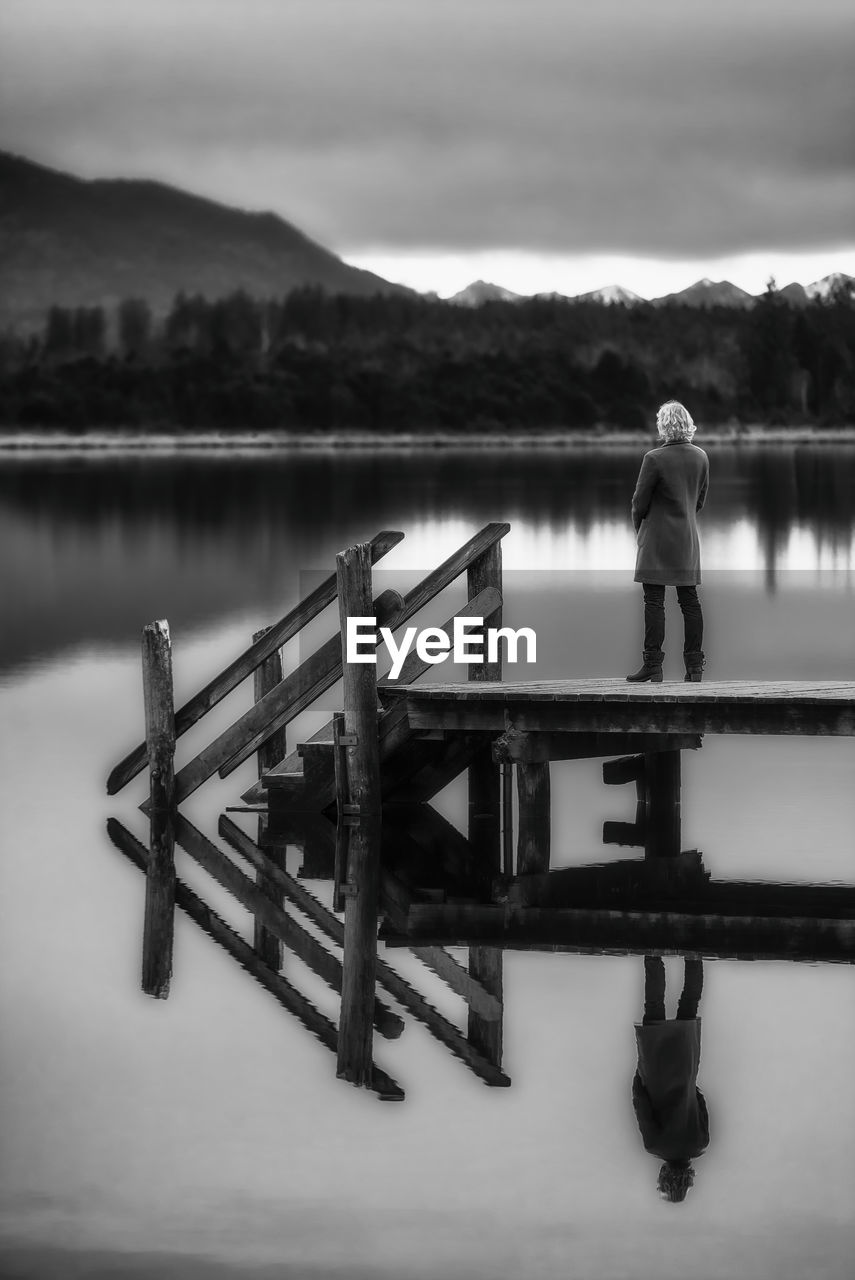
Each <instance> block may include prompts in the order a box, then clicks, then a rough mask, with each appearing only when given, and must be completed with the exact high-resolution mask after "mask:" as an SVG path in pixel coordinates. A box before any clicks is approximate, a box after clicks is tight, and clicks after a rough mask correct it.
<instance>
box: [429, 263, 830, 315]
mask: <svg viewBox="0 0 855 1280" xmlns="http://www.w3.org/2000/svg"><path fill="white" fill-rule="evenodd" d="M846 283H849V284H850V285H855V276H848V275H845V274H844V273H843V272H842V271H835V272H833V273H832V274H831V275H829V276H824V277H823V279H822V280H815V281H814V283H813V284H809V285H803V284H799V283H798V282H797V281H793V283H792V284H788V285H786V286H785V287H784V288H783V289H780V290H779V293H780V294H781V297H783V298H785V299H786V300H787V302H789V303H790V305H791V306H806V305H807V303H808V302H810V301H811V299H813V298H827V297H828V296H829V294H830V293H831V291H832V289H833V288H834V287H835V286H836V285H838V284H846ZM525 296H526V295H524V294H520V293H512V292H511V291H510V289H504V288H502V286H501V285H497V284H489V283H488V282H487V281H486V280H476V281H475V282H474V283H473V284H470V285H467V286H466V288H465V289H461V290H460V292H459V293H455V294H454V295H453V296H452V297H450V298H449V299H448V301H449V302H453V303H455V304H457V305H458V306H469V307H477V306H480V305H481V304H482V303H484V302H494V301H502V302H522V301H524V300H525ZM534 296H535V297H539V298H542V297H550V298H560V297H566V298H568V300H570V301H573V302H602V303H606V304H616V303H623V304H624V305H626V306H632V305H634V304H635V303H637V302H644V301H646V299H644V298H642V297H641V296H640V295H639V294H637V293H633V292H632V290H631V289H626V288H624V286H623V285H619V284H610V285H606V286H605V287H604V288H602V289H594V290H592V291H591V292H590V293H578V294H573V295H568V294H558V293H551V294H535V295H534ZM759 297H762V295H761V294H757V295H755V294H752V293H748V292H747V291H746V290H745V289H740V288H739V286H738V285H735V284H731V282H730V281H729V280H710V279H707V278H704V279H703V280H697V281H696V282H695V283H694V284H690V285H689V286H688V288H687V289H681V290H680V291H679V292H678V293H666V294H664V295H663V296H662V297H661V298H651V299H650V301H651V302H652V303H653V305H654V306H661V305H664V304H665V303H672V304H678V305H683V306H688V307H753V306H754V303H755V302H756V301H757V299H758V298H759Z"/></svg>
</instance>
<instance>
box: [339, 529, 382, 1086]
mask: <svg viewBox="0 0 855 1280" xmlns="http://www.w3.org/2000/svg"><path fill="white" fill-rule="evenodd" d="M336 573H337V575H338V601H339V617H340V621H341V634H342V635H345V634H346V630H347V623H348V619H349V618H354V617H356V618H363V617H368V616H370V614H371V559H370V556H369V553H368V546H367V544H366V543H357V545H356V546H354V547H348V548H347V550H345V551H341V552H339V554H338V555H337V556H336ZM343 684H344V721H345V730H346V738H347V748H346V754H347V783H348V797H349V799H348V807H349V808H350V810H351V813H350V815H349V816H351V817H353V818H356V819H357V821H356V822H355V824H354V825H353V826H351V828H350V831H349V841H348V852H347V860H348V866H347V881H346V882H345V883H344V884H343V885H342V892H343V893H344V894H345V907H344V957H343V966H344V981H343V983H342V989H341V1018H340V1019H339V1032H338V1075H339V1076H340V1077H342V1078H343V1079H345V1080H349V1081H350V1082H351V1084H355V1085H365V1084H369V1083H370V1080H371V1062H372V1052H373V1050H372V1034H373V1032H372V1023H371V1008H372V1004H373V1002H374V998H375V996H374V988H375V982H376V975H377V919H378V907H379V888H380V881H379V877H380V840H381V804H382V799H381V791H380V748H379V743H378V737H377V714H378V709H377V676H376V669H375V667H374V666H372V665H369V664H367V663H357V662H346V663H345V664H344V675H343Z"/></svg>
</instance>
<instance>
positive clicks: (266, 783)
mask: <svg viewBox="0 0 855 1280" xmlns="http://www.w3.org/2000/svg"><path fill="white" fill-rule="evenodd" d="M501 603H502V596H501V592H500V591H497V590H496V589H495V588H492V587H488V588H487V589H486V590H484V591H481V592H479V593H478V595H477V596H476V597H475V599H474V600H470V601H468V602H467V604H466V605H465V606H464V608H462V609H460V610H458V612H457V613H456V614H452V616H451V617H450V618H449V619H448V620H447V621H446V622H445V624H444V626H443V630H444V631H446V632H448V633H450V632H451V630H452V628H453V626H454V619H455V617H459V618H466V617H485V618H486V617H491V616H492V615H493V614H494V613H495V610H496V609H497V608H500V607H501ZM429 669H430V664H429V663H427V662H423V661H422V660H421V659H420V658H419V656H418V653H417V652H416V651H415V650H413V652H412V653H410V654H408V655H407V657H406V659H405V660H404V665H403V667H402V668H401V675H400V677H399V679H400V680H401V681H403V682H404V683H406V684H408V685H409V684H412V683H413V681H415V680H417V679H419V677H420V676H422V675H424V674H425V672H426V671H428V670H429ZM377 684H378V692H379V691H380V690H383V689H388V688H394V686H395V682H393V681H392V680H391V679H390V677H389V676H383V677H382V678H381V679H380V680H378V682H377ZM396 726H404V728H405V731H406V736H409V728H408V726H407V725H406V708H405V707H404V706H396V707H395V708H394V709H393V710H391V711H388V712H386V713H385V714H384V715H383V717H382V719H381V723H380V752H381V759H384V758H385V757H387V756H388V755H389V754H391V752H392V751H393V750H396V749H397V747H398V745H399V741H398V736H399V735H395V734H394V733H393V729H394V728H395V727H396ZM332 740H333V722H332V720H330V721H328V722H327V724H325V725H323V727H322V728H320V729H319V730H318V731H317V733H315V734H313V735H312V737H311V738H310V739H309V742H310V743H315V742H332ZM301 768H302V762H301V757H300V753H299V751H294V752H292V753H291V755H289V756H287V757H286V758H285V759H284V760H282V761H281V762H280V763H279V764H277V765H274V766H273V767H272V768H271V769H270V771H269V772H268V773H267V775H266V777H265V778H264V780H263V781H262V782H259V783H256V784H255V785H253V786H252V787H250V789H249V790H248V791H246V792H244V794H243V797H242V799H244V800H245V801H246V802H247V803H248V804H252V803H256V802H257V801H259V800H264V799H265V798H266V795H267V790H268V789H270V788H273V787H275V786H277V785H279V779H280V777H282V775H285V774H288V773H291V772H293V771H295V770H301ZM334 798H335V796H334V795H333V794H332V793H330V795H329V798H328V799H327V800H326V804H331V803H332V801H333V800H334ZM317 799H318V804H319V807H321V808H326V804H324V803H323V801H324V797H318V798H317Z"/></svg>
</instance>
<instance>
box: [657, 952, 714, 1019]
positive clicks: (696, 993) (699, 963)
mask: <svg viewBox="0 0 855 1280" xmlns="http://www.w3.org/2000/svg"><path fill="white" fill-rule="evenodd" d="M684 964H685V966H686V972H685V977H684V979H683V994H682V995H681V996H680V1002H679V1004H678V1005H677V1019H678V1021H681V1022H684V1021H687V1020H689V1019H691V1018H696V1017H697V1016H698V1005H699V1004H700V1003H701V995H702V993H703V989H704V962H703V960H693V959H691V958H690V957H689V956H686V959H685V961H684ZM664 1021H665V965H664V963H663V961H662V957H661V956H645V957H644V1018H643V1024H644V1026H647V1025H648V1024H649V1023H651V1022H664Z"/></svg>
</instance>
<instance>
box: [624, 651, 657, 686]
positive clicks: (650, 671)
mask: <svg viewBox="0 0 855 1280" xmlns="http://www.w3.org/2000/svg"><path fill="white" fill-rule="evenodd" d="M627 680H628V681H629V682H630V683H631V684H642V683H643V682H644V681H648V680H649V681H650V683H651V684H660V683H661V681H662V651H661V650H659V651H658V652H657V651H656V650H653V649H645V650H644V664H643V666H641V667H639V669H638V671H634V672H633V673H632V675H631V676H627Z"/></svg>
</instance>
